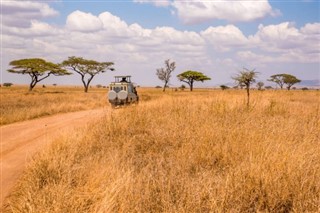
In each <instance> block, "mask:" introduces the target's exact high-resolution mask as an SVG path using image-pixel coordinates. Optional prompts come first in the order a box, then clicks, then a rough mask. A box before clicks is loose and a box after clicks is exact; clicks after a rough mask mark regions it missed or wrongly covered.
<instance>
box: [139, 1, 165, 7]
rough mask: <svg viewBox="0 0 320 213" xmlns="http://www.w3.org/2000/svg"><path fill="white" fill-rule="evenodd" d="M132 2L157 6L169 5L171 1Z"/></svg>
mask: <svg viewBox="0 0 320 213" xmlns="http://www.w3.org/2000/svg"><path fill="white" fill-rule="evenodd" d="M133 2H137V3H152V4H154V5H155V6H157V7H166V6H169V5H170V3H171V1H170V0H133Z"/></svg>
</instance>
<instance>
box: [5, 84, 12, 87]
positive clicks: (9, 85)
mask: <svg viewBox="0 0 320 213" xmlns="http://www.w3.org/2000/svg"><path fill="white" fill-rule="evenodd" d="M12 85H13V83H3V86H4V87H11V86H12Z"/></svg>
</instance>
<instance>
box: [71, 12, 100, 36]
mask: <svg viewBox="0 0 320 213" xmlns="http://www.w3.org/2000/svg"><path fill="white" fill-rule="evenodd" d="M66 26H67V28H68V29H70V30H74V31H81V32H94V31H98V30H101V29H102V22H101V20H100V19H99V18H98V17H96V16H94V15H92V14H91V13H84V12H82V11H79V10H77V11H74V12H73V13H71V14H70V15H68V17H67V21H66Z"/></svg>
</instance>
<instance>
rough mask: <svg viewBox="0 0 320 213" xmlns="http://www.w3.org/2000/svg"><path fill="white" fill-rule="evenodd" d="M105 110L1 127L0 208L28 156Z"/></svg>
mask: <svg viewBox="0 0 320 213" xmlns="http://www.w3.org/2000/svg"><path fill="white" fill-rule="evenodd" d="M107 112H108V108H104V109H95V110H87V111H80V112H72V113H65V114H58V115H54V116H50V117H44V118H39V119H35V120H30V121H23V122H19V123H13V124H9V125H5V126H1V127H0V139H1V140H0V148H1V149H0V169H1V171H0V176H1V178H0V179H1V186H0V188H1V189H0V194H1V196H0V207H2V206H3V204H4V200H5V198H6V196H8V195H9V194H10V191H11V190H12V188H13V186H14V184H15V183H16V181H17V180H18V178H19V176H20V175H21V173H22V172H23V170H24V169H25V167H26V165H27V164H28V162H29V161H30V159H31V157H32V156H33V155H34V154H35V153H36V152H37V151H39V150H41V148H44V147H45V146H47V145H49V144H50V143H51V142H52V140H54V138H56V137H57V136H58V135H61V134H62V133H65V132H68V131H73V130H74V129H75V128H79V127H82V126H85V125H86V124H88V123H89V122H93V121H94V120H96V119H99V118H101V117H103V116H104V115H105V114H106V113H107Z"/></svg>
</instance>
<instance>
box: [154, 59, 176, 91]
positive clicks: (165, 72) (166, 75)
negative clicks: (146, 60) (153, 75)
mask: <svg viewBox="0 0 320 213" xmlns="http://www.w3.org/2000/svg"><path fill="white" fill-rule="evenodd" d="M164 64H165V67H164V68H159V69H157V76H158V78H159V79H160V80H161V81H163V82H164V85H163V92H164V91H165V90H166V87H167V85H168V83H169V81H170V78H171V73H172V72H173V71H174V69H175V68H176V63H175V62H170V59H167V60H165V62H164Z"/></svg>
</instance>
